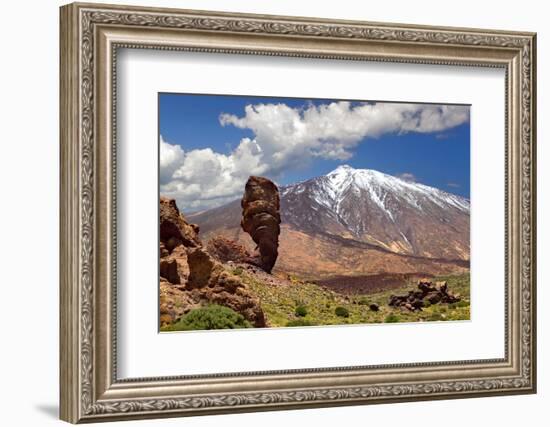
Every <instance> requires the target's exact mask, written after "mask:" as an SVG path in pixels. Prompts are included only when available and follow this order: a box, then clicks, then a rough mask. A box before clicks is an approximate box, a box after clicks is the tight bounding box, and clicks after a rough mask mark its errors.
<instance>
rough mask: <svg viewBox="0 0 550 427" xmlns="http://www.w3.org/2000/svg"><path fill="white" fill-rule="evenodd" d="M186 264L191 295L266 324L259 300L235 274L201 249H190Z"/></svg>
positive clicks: (259, 323) (258, 323)
mask: <svg viewBox="0 0 550 427" xmlns="http://www.w3.org/2000/svg"><path fill="white" fill-rule="evenodd" d="M188 263H189V279H188V282H187V288H188V289H190V291H191V293H192V295H194V296H195V297H196V298H198V299H199V300H206V301H208V302H210V303H213V304H219V305H223V306H225V307H229V308H231V309H233V310H235V311H236V312H238V313H241V314H242V315H243V316H244V317H245V319H246V320H248V321H249V322H251V323H252V324H253V325H254V326H256V327H263V326H266V323H265V316H264V313H263V311H262V309H261V307H260V301H259V300H258V299H257V298H256V297H254V296H253V295H252V293H251V292H250V290H249V289H248V287H247V286H246V285H245V284H244V283H243V282H242V280H241V279H240V278H239V277H238V276H236V275H234V274H231V273H230V272H228V271H227V270H226V269H225V268H224V267H223V265H222V264H221V263H219V262H218V261H216V260H215V259H213V258H212V257H211V256H210V255H209V254H208V253H207V252H206V251H205V250H204V249H202V248H195V249H191V250H190V251H189V255H188Z"/></svg>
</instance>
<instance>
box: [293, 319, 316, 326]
mask: <svg viewBox="0 0 550 427" xmlns="http://www.w3.org/2000/svg"><path fill="white" fill-rule="evenodd" d="M286 326H315V323H312V322H311V321H309V320H306V319H296V320H290V321H289V322H288V323H287V324H286Z"/></svg>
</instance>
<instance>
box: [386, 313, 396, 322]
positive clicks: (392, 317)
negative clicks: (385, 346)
mask: <svg viewBox="0 0 550 427" xmlns="http://www.w3.org/2000/svg"><path fill="white" fill-rule="evenodd" d="M384 322H385V323H397V322H399V316H397V315H396V314H388V315H387V316H386V318H385V319H384Z"/></svg>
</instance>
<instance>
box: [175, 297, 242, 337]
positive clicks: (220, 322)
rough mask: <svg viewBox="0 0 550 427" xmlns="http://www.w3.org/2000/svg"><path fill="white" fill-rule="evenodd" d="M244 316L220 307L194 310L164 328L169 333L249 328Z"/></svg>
mask: <svg viewBox="0 0 550 427" xmlns="http://www.w3.org/2000/svg"><path fill="white" fill-rule="evenodd" d="M251 327H252V325H251V324H250V322H248V320H246V319H245V318H244V316H243V315H242V314H240V313H237V312H236V311H234V310H231V309H230V308H228V307H223V306H221V305H216V304H212V305H208V306H206V307H201V308H196V309H193V310H191V311H190V312H189V313H187V314H186V315H184V316H183V317H182V318H181V319H180V320H179V321H178V322H176V323H174V324H173V325H171V326H170V327H167V328H164V330H169V331H195V330H209V329H239V328H251Z"/></svg>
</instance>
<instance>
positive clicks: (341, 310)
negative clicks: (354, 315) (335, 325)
mask: <svg viewBox="0 0 550 427" xmlns="http://www.w3.org/2000/svg"><path fill="white" fill-rule="evenodd" d="M334 314H336V315H337V316H338V317H349V311H348V309H347V308H346V307H336V308H335V309H334Z"/></svg>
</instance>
